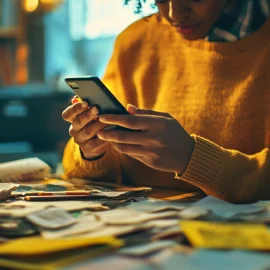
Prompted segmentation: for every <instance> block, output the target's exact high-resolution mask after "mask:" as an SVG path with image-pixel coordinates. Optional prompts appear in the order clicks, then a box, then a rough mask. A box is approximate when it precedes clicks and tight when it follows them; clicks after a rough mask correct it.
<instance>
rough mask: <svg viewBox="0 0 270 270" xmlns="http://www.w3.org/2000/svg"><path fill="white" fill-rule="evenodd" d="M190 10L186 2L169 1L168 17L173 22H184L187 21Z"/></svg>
mask: <svg viewBox="0 0 270 270" xmlns="http://www.w3.org/2000/svg"><path fill="white" fill-rule="evenodd" d="M190 13H191V8H190V7H189V6H188V5H187V3H186V1H179V0H171V1H169V14H168V15H169V17H170V18H171V19H172V20H173V21H177V22H184V21H186V20H188V19H189V16H190Z"/></svg>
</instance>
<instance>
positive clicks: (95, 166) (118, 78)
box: [62, 26, 136, 183]
mask: <svg viewBox="0 0 270 270" xmlns="http://www.w3.org/2000/svg"><path fill="white" fill-rule="evenodd" d="M133 28H134V26H133ZM131 30H132V29H131ZM131 34H132V31H130V29H129V30H128V31H124V32H123V33H121V34H120V35H119V36H118V37H117V39H116V42H115V45H114V52H113V55H112V57H111V59H110V61H109V64H108V66H107V69H106V72H105V75H104V77H103V80H102V81H103V82H104V84H105V85H106V86H107V88H108V89H110V91H112V93H113V94H114V95H115V96H116V97H117V99H118V100H119V101H120V102H121V103H122V104H123V105H124V106H126V104H127V100H129V102H133V104H135V105H136V100H134V97H135V96H136V94H135V90H134V91H133V89H132V86H131V85H126V84H127V83H126V81H128V80H125V81H123V78H125V77H126V76H125V74H124V73H125V65H124V63H125V61H124V59H123V58H125V57H126V56H125V55H126V53H123V51H127V50H128V49H129V48H128V47H129V46H130V39H128V38H127V37H128V36H129V35H131ZM127 89H128V91H127ZM62 164H63V168H64V177H65V178H72V177H81V178H87V179H92V180H102V181H109V182H116V183H121V182H122V179H121V177H122V176H121V164H120V158H119V153H118V152H116V151H115V150H114V149H113V147H112V146H110V145H109V144H108V147H107V150H106V154H105V155H104V156H103V157H102V158H101V159H99V160H96V161H88V160H85V159H84V158H83V157H82V155H81V152H80V149H79V146H78V145H77V144H76V143H75V142H74V141H73V139H72V138H71V139H70V140H69V142H68V143H67V145H66V147H65V150H64V155H63V160H62Z"/></svg>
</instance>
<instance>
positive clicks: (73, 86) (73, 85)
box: [68, 82, 79, 89]
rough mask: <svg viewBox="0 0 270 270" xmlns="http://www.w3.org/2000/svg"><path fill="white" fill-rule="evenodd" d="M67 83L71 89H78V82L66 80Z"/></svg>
mask: <svg viewBox="0 0 270 270" xmlns="http://www.w3.org/2000/svg"><path fill="white" fill-rule="evenodd" d="M68 85H69V86H70V87H71V88H72V89H79V86H78V84H77V83H75V82H68Z"/></svg>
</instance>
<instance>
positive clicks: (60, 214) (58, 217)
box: [26, 207, 76, 229]
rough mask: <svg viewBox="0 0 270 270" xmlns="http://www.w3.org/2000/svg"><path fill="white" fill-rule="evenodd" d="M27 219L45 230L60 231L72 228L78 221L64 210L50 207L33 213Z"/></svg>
mask: <svg viewBox="0 0 270 270" xmlns="http://www.w3.org/2000/svg"><path fill="white" fill-rule="evenodd" d="M26 218H27V219H28V220H29V221H31V222H32V223H33V224H35V225H37V226H39V227H42V228H45V229H59V228H64V227H67V226H70V225H72V224H74V223H75V222H76V219H75V218H74V217H73V216H72V215H71V214H69V213H68V212H67V211H65V210H64V209H62V208H57V207H50V208H47V209H44V210H41V211H38V212H34V213H31V214H29V215H27V216H26Z"/></svg>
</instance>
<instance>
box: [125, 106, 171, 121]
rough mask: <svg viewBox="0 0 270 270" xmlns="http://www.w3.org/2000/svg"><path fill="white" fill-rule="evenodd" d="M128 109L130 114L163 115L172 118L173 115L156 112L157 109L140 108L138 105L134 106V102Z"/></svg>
mask: <svg viewBox="0 0 270 270" xmlns="http://www.w3.org/2000/svg"><path fill="white" fill-rule="evenodd" d="M127 111H128V112H129V113H130V114H145V115H156V116H163V117H169V118H171V116H170V115H169V114H168V113H164V112H156V111H153V110H148V109H139V108H137V107H136V106H134V105H132V104H128V106H127Z"/></svg>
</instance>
